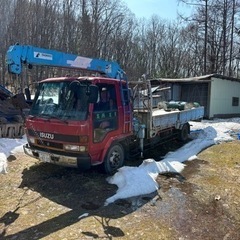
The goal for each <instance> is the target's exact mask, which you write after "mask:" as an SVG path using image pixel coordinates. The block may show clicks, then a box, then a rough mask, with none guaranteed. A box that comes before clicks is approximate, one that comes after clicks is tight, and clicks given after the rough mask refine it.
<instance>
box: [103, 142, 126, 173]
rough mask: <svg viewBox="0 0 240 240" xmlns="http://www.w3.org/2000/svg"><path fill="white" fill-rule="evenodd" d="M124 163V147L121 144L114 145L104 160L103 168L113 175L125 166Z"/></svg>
mask: <svg viewBox="0 0 240 240" xmlns="http://www.w3.org/2000/svg"><path fill="white" fill-rule="evenodd" d="M123 162H124V151H123V147H122V146H121V145H120V144H114V145H112V146H111V147H110V149H109V150H108V153H107V155H106V156H105V159H104V163H103V168H104V171H105V173H107V174H113V173H114V172H116V171H117V169H118V168H120V167H122V166H123Z"/></svg>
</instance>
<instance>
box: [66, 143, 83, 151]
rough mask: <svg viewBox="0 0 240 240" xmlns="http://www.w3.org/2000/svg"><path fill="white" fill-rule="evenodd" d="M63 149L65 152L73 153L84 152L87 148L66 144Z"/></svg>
mask: <svg viewBox="0 0 240 240" xmlns="http://www.w3.org/2000/svg"><path fill="white" fill-rule="evenodd" d="M64 149H65V150H67V151H73V152H86V150H87V147H86V146H78V145H71V144H66V145H64Z"/></svg>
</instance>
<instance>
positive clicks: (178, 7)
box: [123, 0, 190, 20]
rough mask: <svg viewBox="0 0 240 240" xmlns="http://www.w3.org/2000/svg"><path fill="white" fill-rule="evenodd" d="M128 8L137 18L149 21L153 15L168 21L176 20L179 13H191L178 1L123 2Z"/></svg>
mask: <svg viewBox="0 0 240 240" xmlns="http://www.w3.org/2000/svg"><path fill="white" fill-rule="evenodd" d="M123 2H125V3H126V5H127V7H128V8H129V9H130V10H131V11H132V12H133V13H134V14H135V15H136V17H137V18H142V17H145V18H147V19H149V18H150V17H151V16H152V15H153V14H156V15H158V16H159V17H161V18H163V19H167V20H175V19H176V18H177V11H178V12H180V13H184V15H186V14H189V13H190V8H189V7H187V6H186V5H184V4H183V3H178V0H123Z"/></svg>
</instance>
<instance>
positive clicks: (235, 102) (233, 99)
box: [232, 97, 239, 107]
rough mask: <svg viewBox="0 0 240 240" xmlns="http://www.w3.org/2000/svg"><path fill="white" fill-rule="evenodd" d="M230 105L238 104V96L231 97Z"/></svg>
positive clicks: (235, 105)
mask: <svg viewBox="0 0 240 240" xmlns="http://www.w3.org/2000/svg"><path fill="white" fill-rule="evenodd" d="M232 106H234V107H237V106H239V98H238V97H233V98H232Z"/></svg>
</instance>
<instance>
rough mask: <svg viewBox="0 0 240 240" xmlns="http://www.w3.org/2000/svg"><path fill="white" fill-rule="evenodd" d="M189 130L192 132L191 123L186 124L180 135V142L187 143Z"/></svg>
mask: <svg viewBox="0 0 240 240" xmlns="http://www.w3.org/2000/svg"><path fill="white" fill-rule="evenodd" d="M189 130H190V126H189V123H185V124H184V125H183V127H182V129H181V130H180V133H179V140H180V141H182V142H186V141H187V140H188V134H189Z"/></svg>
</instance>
